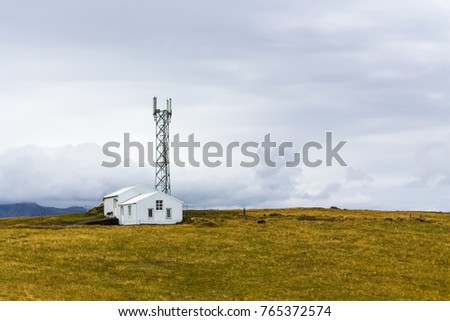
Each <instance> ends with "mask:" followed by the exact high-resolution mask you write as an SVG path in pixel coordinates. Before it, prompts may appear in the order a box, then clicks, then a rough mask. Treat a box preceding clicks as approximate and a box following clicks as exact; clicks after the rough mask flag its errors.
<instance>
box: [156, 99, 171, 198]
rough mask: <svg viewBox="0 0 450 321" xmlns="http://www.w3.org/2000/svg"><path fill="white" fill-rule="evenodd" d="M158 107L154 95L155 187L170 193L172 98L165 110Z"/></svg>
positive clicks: (168, 100)
mask: <svg viewBox="0 0 450 321" xmlns="http://www.w3.org/2000/svg"><path fill="white" fill-rule="evenodd" d="M157 107H158V106H157V99H156V97H153V117H154V118H155V122H156V173H155V189H156V190H158V191H161V192H163V193H166V194H168V195H170V194H171V191H170V162H169V123H170V119H171V118H172V99H171V98H169V99H167V107H166V109H165V110H161V109H158V108H157Z"/></svg>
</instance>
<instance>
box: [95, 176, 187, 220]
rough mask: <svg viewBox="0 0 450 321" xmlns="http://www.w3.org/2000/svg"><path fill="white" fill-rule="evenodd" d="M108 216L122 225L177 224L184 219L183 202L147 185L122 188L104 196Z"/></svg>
mask: <svg viewBox="0 0 450 321" xmlns="http://www.w3.org/2000/svg"><path fill="white" fill-rule="evenodd" d="M103 202H104V214H105V216H106V217H116V218H118V219H119V224H121V225H133V224H175V223H179V222H181V221H182V220H183V202H182V201H180V200H178V199H176V198H174V197H172V196H170V195H167V194H164V193H162V192H159V191H155V190H154V189H152V188H150V187H148V186H146V185H135V186H130V187H126V188H122V189H120V190H118V191H116V192H113V193H111V194H108V195H106V196H105V197H104V198H103Z"/></svg>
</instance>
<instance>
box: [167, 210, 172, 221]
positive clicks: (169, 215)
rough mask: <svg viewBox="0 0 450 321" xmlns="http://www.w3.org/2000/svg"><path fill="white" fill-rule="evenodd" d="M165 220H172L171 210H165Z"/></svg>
mask: <svg viewBox="0 0 450 321" xmlns="http://www.w3.org/2000/svg"><path fill="white" fill-rule="evenodd" d="M166 218H167V219H171V218H172V209H171V208H166Z"/></svg>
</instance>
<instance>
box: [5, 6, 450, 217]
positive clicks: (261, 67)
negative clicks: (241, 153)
mask: <svg viewBox="0 0 450 321" xmlns="http://www.w3.org/2000/svg"><path fill="white" fill-rule="evenodd" d="M449 30H450V4H449V3H448V2H447V1H438V0H434V1H433V0H432V1H425V0H423V1H414V2H411V1H404V0H400V1H395V2H391V1H385V0H382V1H377V2H369V1H362V2H361V1H355V0H348V1H347V0H346V1H339V2H336V1H331V0H326V1H320V2H310V1H294V0H290V1H288V0H282V1H264V2H260V1H256V0H254V1H243V2H242V1H239V2H238V1H234V0H233V1H227V2H223V3H217V2H211V1H206V0H196V1H186V2H179V1H165V2H160V1H133V2H132V3H130V2H125V1H117V0H113V1H103V0H101V1H100V0H94V1H64V2H54V1H40V2H39V3H37V2H34V1H27V0H24V1H18V2H4V3H2V10H1V11H0V70H2V72H1V73H0V106H1V111H2V117H0V135H1V137H2V140H1V141H0V203H11V202H22V201H34V202H38V203H41V204H43V205H58V206H59V205H62V206H66V205H80V206H85V205H88V206H93V205H96V204H97V203H99V202H101V200H102V197H103V195H104V194H105V193H109V192H111V191H113V190H115V189H117V188H120V187H123V186H127V185H133V184H139V183H142V184H147V185H149V186H152V185H153V182H154V169H153V168H152V167H145V168H139V167H137V166H136V164H134V165H135V166H132V167H131V168H123V167H117V168H104V167H102V166H101V163H102V161H104V160H105V158H106V157H105V156H104V155H103V153H102V146H103V144H104V143H106V142H108V141H118V142H120V141H122V139H123V133H125V132H129V133H131V135H132V137H133V138H134V139H135V140H137V141H140V142H142V143H145V142H148V141H154V137H153V136H154V131H155V127H154V126H155V125H154V122H153V117H152V114H151V113H152V110H151V108H152V106H151V103H152V97H153V96H158V98H159V99H160V101H161V102H162V101H163V100H164V99H165V98H166V97H172V99H173V111H174V113H173V121H172V124H171V133H172V134H174V133H180V135H181V136H182V137H187V136H188V135H189V134H191V133H195V136H196V138H197V139H198V140H199V141H200V142H202V143H205V142H207V141H219V142H223V143H228V142H232V141H239V142H241V143H243V142H245V141H249V140H252V141H259V142H260V141H262V139H263V137H264V135H265V134H267V133H271V135H272V137H273V139H274V140H275V141H277V142H278V143H280V142H283V141H292V142H293V143H294V145H295V146H296V147H298V148H299V149H301V146H302V145H303V144H304V143H306V142H308V141H319V142H323V141H324V139H325V133H326V132H329V131H331V132H333V135H334V137H335V139H336V141H339V140H345V141H347V144H346V145H345V146H344V147H343V149H342V155H343V157H344V159H345V161H346V163H347V164H348V166H347V167H340V166H337V165H336V166H333V167H325V166H322V167H318V168H307V167H305V166H299V167H295V168H286V167H283V166H278V167H276V168H270V167H267V166H264V165H260V166H258V167H255V168H240V167H239V166H233V167H231V168H227V167H225V166H222V167H218V168H207V167H205V166H201V167H199V168H194V167H190V166H187V167H185V168H180V167H177V166H175V165H172V167H171V170H172V193H173V195H174V196H176V197H178V198H180V199H181V200H183V201H184V202H185V204H186V205H187V206H189V207H198V208H202V207H207V208H219V207H221V208H222V207H244V206H245V207H284V206H323V207H329V206H339V207H347V208H370V209H421V210H441V211H450V202H449V197H448V195H449V190H450V189H449V187H450V165H449V164H450V163H449V162H448V159H449V157H450V124H449V121H448V120H449V119H450V106H449V93H450V90H449V89H450V88H449V86H450V79H449V78H450V32H449ZM295 151H297V150H295Z"/></svg>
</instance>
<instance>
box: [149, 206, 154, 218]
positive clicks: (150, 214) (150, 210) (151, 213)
mask: <svg viewBox="0 0 450 321" xmlns="http://www.w3.org/2000/svg"><path fill="white" fill-rule="evenodd" d="M148 218H153V208H149V209H148Z"/></svg>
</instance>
